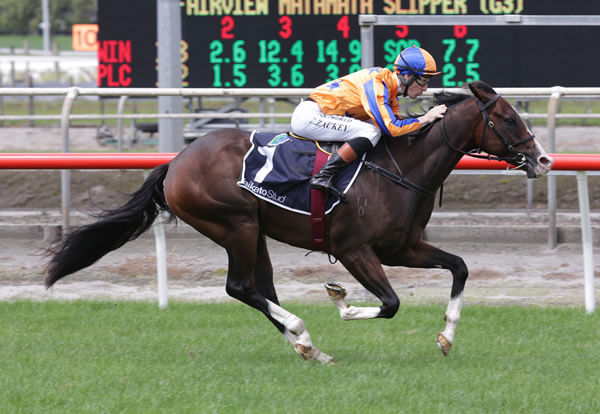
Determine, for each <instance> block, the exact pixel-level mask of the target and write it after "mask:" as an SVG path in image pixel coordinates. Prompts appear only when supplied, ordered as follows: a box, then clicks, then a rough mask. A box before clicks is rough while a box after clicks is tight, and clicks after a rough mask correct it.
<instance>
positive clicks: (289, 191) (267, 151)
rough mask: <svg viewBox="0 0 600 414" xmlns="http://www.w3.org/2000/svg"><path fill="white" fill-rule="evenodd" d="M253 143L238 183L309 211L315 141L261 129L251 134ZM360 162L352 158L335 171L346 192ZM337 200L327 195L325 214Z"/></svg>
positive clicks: (257, 193)
mask: <svg viewBox="0 0 600 414" xmlns="http://www.w3.org/2000/svg"><path fill="white" fill-rule="evenodd" d="M250 142H251V143H252V146H251V147H250V150H248V152H247V153H246V156H245V157H244V163H243V167H242V174H241V177H240V180H239V181H238V183H237V185H238V186H240V187H242V188H244V189H246V190H248V191H250V192H251V193H252V194H254V195H255V196H256V197H258V198H261V199H263V200H265V201H268V202H270V203H272V204H275V205H277V206H279V207H281V208H285V209H286V210H290V211H294V212H296V213H300V214H306V215H310V214H311V207H310V185H309V180H310V178H311V177H312V172H313V168H314V163H315V154H316V151H320V149H319V148H318V146H317V144H316V142H315V141H312V140H308V139H301V138H296V137H294V136H291V135H289V134H287V133H280V134H275V133H260V132H257V131H254V132H253V133H252V135H251V136H250ZM361 166H362V163H361V162H360V161H359V160H356V161H353V162H352V163H350V164H349V165H348V167H346V168H345V169H344V170H342V171H341V172H340V173H339V174H337V175H336V177H335V179H334V185H335V186H336V188H338V189H339V190H340V191H342V192H344V193H346V192H347V191H348V190H349V189H350V186H351V185H352V183H353V182H354V180H355V179H356V177H357V176H358V173H359V172H360V168H361ZM339 203H340V201H339V200H338V199H337V197H334V196H328V197H327V202H326V204H325V214H329V213H330V212H331V211H332V210H333V208H334V207H335V206H336V205H338V204H339Z"/></svg>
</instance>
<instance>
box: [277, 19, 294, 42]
mask: <svg viewBox="0 0 600 414" xmlns="http://www.w3.org/2000/svg"><path fill="white" fill-rule="evenodd" d="M279 24H280V25H281V30H280V31H279V36H281V37H282V38H283V39H289V38H290V36H291V35H292V19H290V17H289V16H281V17H280V18H279Z"/></svg>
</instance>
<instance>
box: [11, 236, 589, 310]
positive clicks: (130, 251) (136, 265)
mask: <svg viewBox="0 0 600 414" xmlns="http://www.w3.org/2000/svg"><path fill="white" fill-rule="evenodd" d="M44 246H45V244H44V243H43V242H41V241H38V242H32V241H30V240H6V239H1V240H0V251H1V252H2V253H1V254H0V263H1V264H0V281H1V282H0V283H1V284H0V300H15V299H22V298H27V299H34V300H47V299H60V300H71V299H92V298H93V299H107V300H156V276H155V275H156V261H155V254H154V240H153V239H152V238H151V237H144V238H142V239H140V240H137V241H135V242H133V243H130V244H128V245H126V246H124V247H122V248H121V249H119V250H118V251H116V252H112V253H110V254H109V255H107V256H105V257H104V258H103V259H101V260H100V261H99V262H98V263H96V264H95V265H93V266H91V267H89V268H87V269H85V270H83V271H81V272H78V273H77V274H75V275H72V276H69V277H67V278H65V279H64V280H62V281H59V282H58V283H57V284H56V285H55V287H54V288H53V289H52V290H50V291H46V290H45V289H44V288H43V278H44V276H43V266H44V261H43V260H42V259H43V258H42V257H41V256H40V255H39V253H40V248H42V247H44ZM438 246H439V247H441V248H444V249H446V250H448V251H450V252H453V253H455V254H458V255H460V256H462V257H463V258H464V260H465V262H466V263H467V266H469V268H470V277H469V280H468V282H467V289H466V294H465V295H466V296H465V297H466V303H471V304H473V303H484V304H490V305H491V304H493V305H504V304H527V305H542V304H545V305H549V304H560V305H576V306H583V264H582V255H581V248H580V246H577V245H560V246H559V247H558V248H557V249H555V250H550V249H548V248H547V247H545V246H540V245H532V246H524V245H498V244H488V245H480V244H479V245H474V244H453V245H451V244H443V243H442V244H438ZM167 248H168V259H167V262H168V272H169V297H170V299H171V300H186V301H188V300H190V301H194V300H201V301H222V300H229V299H228V297H227V295H226V293H225V289H224V287H225V280H226V273H227V270H226V269H227V258H226V255H225V252H224V250H223V249H221V248H220V247H219V246H216V245H215V244H213V243H212V242H210V241H209V240H208V239H206V238H203V237H202V238H198V239H169V240H168V241H167ZM269 248H270V252H271V258H272V262H273V267H274V270H275V286H276V288H277V290H278V294H279V297H280V300H283V301H290V300H291V301H303V302H307V301H308V302H321V301H326V300H327V296H326V294H325V291H324V289H323V288H322V284H323V283H324V282H327V281H339V282H342V283H343V284H344V285H345V286H346V288H348V290H349V296H348V299H349V300H350V301H363V300H375V298H374V297H373V296H371V295H370V294H369V293H368V292H367V291H366V290H364V289H363V288H362V287H361V286H359V285H358V284H357V283H356V281H354V279H353V278H352V277H351V276H350V275H349V274H348V273H347V272H346V271H345V269H344V268H343V267H342V266H341V265H340V264H339V263H338V264H333V265H332V264H330V263H329V262H328V258H327V256H326V255H324V254H320V253H312V254H310V255H308V256H305V254H306V253H307V252H306V251H304V250H301V249H297V248H293V247H290V246H287V245H283V244H281V243H278V242H275V241H272V240H271V241H270V242H269ZM597 253H600V249H597ZM596 256H598V254H597V255H596ZM386 271H387V274H388V277H389V279H390V281H391V283H392V285H393V287H394V288H395V289H396V292H397V293H398V295H399V297H400V299H401V301H402V302H403V303H445V302H446V301H447V299H448V297H449V293H450V286H451V276H450V273H449V272H448V271H445V270H421V269H406V268H387V269H386ZM596 273H597V274H596V277H598V276H600V275H599V274H598V273H600V272H596ZM596 296H597V297H600V286H598V284H597V287H596Z"/></svg>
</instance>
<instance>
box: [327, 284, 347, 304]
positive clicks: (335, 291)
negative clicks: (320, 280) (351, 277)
mask: <svg viewBox="0 0 600 414" xmlns="http://www.w3.org/2000/svg"><path fill="white" fill-rule="evenodd" d="M323 286H325V289H326V290H327V294H328V295H329V297H330V298H331V299H332V300H342V299H344V298H345V297H346V294H347V293H346V289H344V287H343V286H342V285H340V284H339V283H335V282H328V283H325V284H324V285H323Z"/></svg>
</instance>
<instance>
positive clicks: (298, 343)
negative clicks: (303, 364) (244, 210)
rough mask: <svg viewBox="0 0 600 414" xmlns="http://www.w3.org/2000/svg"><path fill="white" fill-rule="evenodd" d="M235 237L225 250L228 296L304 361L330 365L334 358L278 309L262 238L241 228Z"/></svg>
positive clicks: (295, 319)
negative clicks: (261, 317) (259, 316)
mask: <svg viewBox="0 0 600 414" xmlns="http://www.w3.org/2000/svg"><path fill="white" fill-rule="evenodd" d="M235 235H236V236H235V240H233V241H232V242H231V243H228V245H229V246H231V247H229V248H227V255H228V257H229V271H228V275H227V286H226V291H227V293H228V294H229V295H230V296H232V297H234V298H236V299H238V300H240V301H242V302H244V303H246V304H247V305H249V306H252V307H253V308H255V309H258V310H259V311H261V312H263V313H264V314H265V316H267V318H268V319H269V320H270V321H271V322H272V323H273V324H274V325H275V326H276V327H277V329H279V331H280V332H281V333H282V334H283V335H284V336H285V338H286V339H287V340H288V341H289V342H290V343H291V344H292V346H293V347H294V349H295V351H296V352H297V353H298V354H300V355H301V356H302V357H303V358H305V359H315V360H317V361H320V362H322V363H331V362H332V361H333V358H331V357H330V356H328V355H326V354H324V353H323V352H321V351H319V349H317V347H315V346H314V345H313V343H312V340H311V338H310V334H309V333H308V331H307V330H306V328H305V326H304V321H303V320H302V319H300V318H299V317H297V316H296V315H294V314H292V313H290V312H288V311H287V310H285V309H283V308H282V307H281V306H279V303H278V300H277V296H276V294H275V288H274V286H273V270H272V267H271V262H270V259H269V256H268V251H267V247H266V240H265V237H264V236H263V235H262V234H261V235H259V234H258V230H256V231H254V230H252V231H246V232H244V231H243V230H242V229H240V228H238V229H236V232H235Z"/></svg>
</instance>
